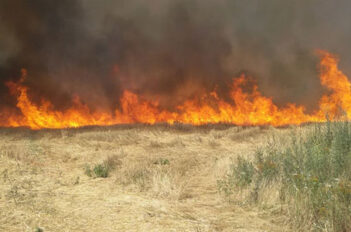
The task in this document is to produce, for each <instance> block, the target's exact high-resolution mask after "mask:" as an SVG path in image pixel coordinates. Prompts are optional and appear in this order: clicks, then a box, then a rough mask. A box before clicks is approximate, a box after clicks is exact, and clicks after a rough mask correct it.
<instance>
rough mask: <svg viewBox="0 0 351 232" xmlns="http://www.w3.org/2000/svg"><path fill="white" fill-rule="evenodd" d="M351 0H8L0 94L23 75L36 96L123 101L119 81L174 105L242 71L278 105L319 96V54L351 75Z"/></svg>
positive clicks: (101, 103)
mask: <svg viewBox="0 0 351 232" xmlns="http://www.w3.org/2000/svg"><path fill="white" fill-rule="evenodd" d="M349 9H351V1H348V0H342V1H330V0H309V1H306V0H295V1H293V0H290V1H281V0H265V1H262V0H247V1H242V0H154V1H146V0H128V1H127V0H101V1H96V0H80V1H79V0H60V1H47V0H32V1H26V0H2V1H1V2H0V33H1V36H0V99H1V102H0V103H1V105H2V107H9V106H13V105H15V102H14V101H15V100H14V99H13V98H12V97H11V96H9V95H8V91H7V88H6V86H5V82H6V81H8V80H18V79H19V77H20V70H21V68H26V69H27V70H28V78H27V80H26V82H25V84H26V85H27V86H29V87H30V95H31V97H32V98H33V101H35V102H39V101H40V99H41V98H42V97H44V98H47V99H49V100H50V101H52V102H53V103H54V105H55V106H56V107H57V108H61V109H63V108H65V107H69V104H70V102H71V100H70V99H71V97H72V95H78V96H80V98H81V99H82V100H83V101H84V102H85V103H87V104H88V105H89V106H90V107H92V108H96V107H97V108H98V107H103V108H109V109H111V110H113V109H114V108H115V107H116V106H117V105H118V99H119V98H120V96H121V93H122V90H124V89H128V90H131V91H133V92H136V93H138V94H142V95H144V96H145V97H147V98H150V99H155V98H157V99H161V104H162V105H163V106H164V107H167V108H172V106H174V105H175V104H178V103H180V102H182V101H183V100H184V99H186V98H188V97H191V96H193V95H197V94H200V93H202V92H203V91H208V90H213V89H214V88H217V89H218V90H219V92H220V94H222V95H223V97H226V93H227V92H228V84H230V83H231V80H232V78H234V77H237V76H239V75H240V73H242V72H244V73H247V74H248V75H250V76H252V77H253V78H254V79H256V81H257V82H258V85H259V88H260V90H261V91H262V92H263V94H264V95H266V96H271V97H272V98H273V100H274V102H276V103H277V104H278V105H282V104H284V103H287V102H295V103H297V104H305V105H307V106H308V108H309V109H313V106H316V105H317V102H318V99H319V97H320V96H321V94H322V87H321V86H320V84H319V80H318V69H317V64H318V57H317V56H316V53H315V51H316V50H317V49H325V50H328V51H330V52H332V53H336V54H337V55H339V57H340V59H341V64H340V65H341V68H342V70H343V71H344V72H345V73H346V74H351V67H350V65H349V64H350V62H351V46H350V41H351V27H350V25H349V22H351V14H350V13H349Z"/></svg>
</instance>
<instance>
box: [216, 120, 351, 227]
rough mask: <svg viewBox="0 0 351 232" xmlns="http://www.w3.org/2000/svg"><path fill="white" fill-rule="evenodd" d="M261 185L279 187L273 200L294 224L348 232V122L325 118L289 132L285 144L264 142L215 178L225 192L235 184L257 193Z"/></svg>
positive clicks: (350, 140) (350, 172) (350, 189)
mask: <svg viewBox="0 0 351 232" xmlns="http://www.w3.org/2000/svg"><path fill="white" fill-rule="evenodd" d="M265 183H269V184H272V185H275V186H276V187H278V188H280V191H279V192H280V197H279V199H280V200H281V203H282V204H284V205H287V206H288V208H289V212H291V213H290V214H289V215H290V216H291V218H292V221H293V222H294V224H295V226H296V227H298V228H300V229H302V230H306V229H307V230H317V231H320V230H325V231H351V126H350V124H349V123H348V122H333V123H332V122H328V123H326V125H320V124H317V125H315V126H314V128H313V130H312V131H311V132H309V133H308V134H307V135H306V136H302V135H299V134H297V133H294V134H292V136H291V144H288V145H287V146H286V147H280V148H279V147H278V146H277V145H276V144H270V145H269V146H267V147H265V148H264V149H262V150H259V151H257V152H256V154H255V161H254V162H252V163H251V162H250V161H248V160H245V159H242V158H240V159H239V160H238V162H237V164H235V165H232V166H231V168H230V172H229V174H228V175H227V176H226V177H225V178H224V179H223V180H220V181H218V185H219V189H220V190H221V191H223V192H225V193H226V194H227V195H228V194H231V193H232V192H233V190H234V189H235V188H238V187H240V188H246V189H249V190H250V191H252V193H254V194H260V192H262V190H263V189H264V188H266V186H268V185H266V184H265ZM270 187H271V186H270ZM255 199H256V200H257V196H256V197H255Z"/></svg>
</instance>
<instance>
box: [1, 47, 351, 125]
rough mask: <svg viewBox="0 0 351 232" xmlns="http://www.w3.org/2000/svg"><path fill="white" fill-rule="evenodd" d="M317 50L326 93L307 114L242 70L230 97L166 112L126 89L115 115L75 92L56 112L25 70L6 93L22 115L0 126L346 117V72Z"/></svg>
mask: <svg viewBox="0 0 351 232" xmlns="http://www.w3.org/2000/svg"><path fill="white" fill-rule="evenodd" d="M319 55H320V57H321V62H320V67H321V72H320V81H321V84H322V85H323V86H325V87H326V88H327V89H328V90H329V91H330V93H328V94H326V95H324V96H323V97H322V98H321V99H320V103H319V108H318V109H317V110H316V111H314V112H313V113H311V114H307V113H306V112H305V107H304V106H297V105H295V104H291V103H290V104H287V105H286V106H285V107H283V108H279V107H278V106H277V105H275V104H274V103H273V101H272V99H271V98H269V97H265V96H262V94H261V93H260V92H259V90H258V87H257V85H253V86H252V91H250V92H245V91H244V90H243V86H244V85H246V84H248V83H249V80H248V78H247V77H246V76H245V75H241V76H240V77H238V78H236V79H234V80H233V83H232V86H231V92H230V98H231V99H230V100H231V101H230V102H228V101H226V100H223V99H221V98H219V97H218V94H217V92H216V91H213V92H211V93H209V94H206V95H203V96H201V97H199V98H193V99H188V100H187V101H185V102H184V103H183V104H181V105H179V106H178V107H177V108H176V110H175V111H173V112H171V111H167V110H162V109H161V107H160V106H159V104H158V102H157V101H154V102H153V101H147V100H145V99H143V98H142V97H140V96H138V95H136V94H134V93H132V92H130V91H127V90H126V91H124V93H123V95H122V97H121V99H120V103H121V107H120V109H117V110H116V111H115V113H114V114H111V113H107V112H99V111H94V112H92V111H91V110H90V109H89V107H88V106H87V105H85V104H83V103H82V102H81V101H80V99H79V97H74V98H73V100H72V106H71V107H70V108H69V109H67V110H65V111H57V110H55V109H54V106H53V105H52V103H51V102H49V101H47V100H45V99H42V101H41V104H40V105H36V104H34V103H33V102H32V101H31V100H30V97H29V96H28V87H26V86H24V85H23V81H24V80H25V78H26V76H27V72H26V70H22V78H21V79H20V81H19V82H16V83H15V82H8V83H7V86H8V87H9V89H10V93H11V94H12V95H15V96H16V97H17V105H16V106H17V108H18V109H19V110H20V111H21V113H22V115H20V116H19V115H16V114H13V113H12V114H6V116H5V117H4V116H3V117H0V126H5V127H19V126H25V127H30V128H32V129H41V128H68V127H81V126H88V125H113V124H121V123H149V124H154V123H157V122H167V123H170V124H172V123H174V122H181V123H189V124H194V125H201V124H206V123H232V124H236V125H273V126H282V125H287V124H296V125H298V124H301V123H305V122H323V121H326V115H328V117H329V118H330V119H335V118H336V117H338V115H340V114H341V113H342V112H344V113H345V116H346V117H347V119H350V118H351V84H350V82H349V81H348V78H347V77H346V76H345V74H343V73H342V72H341V71H340V70H339V69H338V59H337V58H336V57H335V56H333V55H331V54H330V53H328V52H325V51H320V52H319ZM4 115H5V114H4ZM0 116H1V114H0Z"/></svg>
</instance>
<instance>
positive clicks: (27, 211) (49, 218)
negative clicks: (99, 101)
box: [0, 126, 288, 231]
mask: <svg viewBox="0 0 351 232" xmlns="http://www.w3.org/2000/svg"><path fill="white" fill-rule="evenodd" d="M286 131H288V129H273V128H265V129H262V128H261V129H260V128H252V127H251V128H244V129H243V128H239V127H227V128H221V129H213V128H212V129H211V128H202V129H199V128H168V127H164V126H155V127H142V126H139V127H135V128H133V127H132V128H95V129H94V128H91V129H80V130H58V131H38V132H31V131H27V130H20V129H16V130H9V129H3V130H1V131H0V138H1V140H0V141H1V142H0V174H1V176H0V230H1V231H34V230H35V229H36V228H37V227H40V228H42V229H44V231H288V228H286V227H284V223H283V222H284V218H283V217H282V216H280V215H279V213H276V214H274V213H272V212H274V210H263V209H262V208H260V209H258V208H254V207H248V206H247V205H246V206H245V205H240V204H234V203H230V202H228V200H227V199H226V198H225V197H224V196H223V195H221V194H219V193H218V188H217V180H218V179H220V178H222V177H223V176H224V175H225V173H226V171H227V170H228V168H229V165H230V164H231V163H232V162H233V161H234V162H235V160H236V157H237V156H238V155H242V156H249V155H251V154H252V152H253V151H254V150H255V149H256V148H257V147H259V146H261V145H262V144H264V143H265V142H266V141H267V139H268V138H269V137H270V136H271V135H273V134H282V133H285V132H286ZM108 157H110V158H111V157H112V159H113V160H114V162H115V165H116V168H115V169H114V170H113V171H112V172H111V173H110V175H109V177H108V178H92V177H88V176H87V175H86V174H85V173H84V168H85V167H86V165H94V164H98V163H101V162H103V161H104V160H106V159H107V158H108ZM160 160H161V161H162V160H164V161H165V160H166V161H167V162H164V163H162V162H159V161H160Z"/></svg>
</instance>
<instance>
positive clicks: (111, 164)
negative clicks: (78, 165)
mask: <svg viewBox="0 0 351 232" xmlns="http://www.w3.org/2000/svg"><path fill="white" fill-rule="evenodd" d="M120 164H121V162H120V160H119V159H118V158H117V157H115V156H110V157H108V158H107V159H106V160H105V161H104V162H102V163H101V164H96V165H94V167H93V168H92V169H91V167H90V166H89V165H86V166H85V168H84V169H85V170H84V173H85V174H86V175H87V176H89V177H95V178H96V177H99V178H107V177H108V176H109V173H110V171H112V170H113V169H115V167H116V166H117V165H120Z"/></svg>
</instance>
